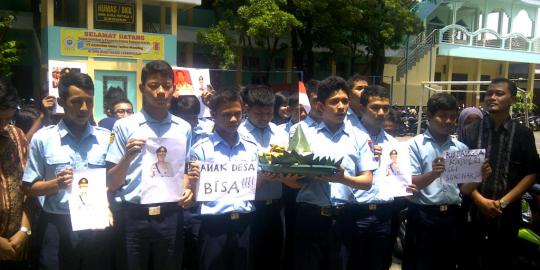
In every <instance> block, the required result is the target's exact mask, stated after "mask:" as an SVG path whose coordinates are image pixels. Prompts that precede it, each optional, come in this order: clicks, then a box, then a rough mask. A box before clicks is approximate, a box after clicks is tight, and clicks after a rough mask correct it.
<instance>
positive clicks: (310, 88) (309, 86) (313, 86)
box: [306, 79, 321, 96]
mask: <svg viewBox="0 0 540 270" xmlns="http://www.w3.org/2000/svg"><path fill="white" fill-rule="evenodd" d="M320 82H321V81H319V80H313V79H312V80H309V81H307V83H306V92H307V94H308V96H311V95H312V94H317V87H318V86H319V83H320Z"/></svg>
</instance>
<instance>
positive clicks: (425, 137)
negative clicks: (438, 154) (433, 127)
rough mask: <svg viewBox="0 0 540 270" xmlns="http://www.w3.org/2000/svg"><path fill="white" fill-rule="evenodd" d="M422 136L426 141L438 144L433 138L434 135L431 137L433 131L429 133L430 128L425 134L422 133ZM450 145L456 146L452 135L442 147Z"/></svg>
mask: <svg viewBox="0 0 540 270" xmlns="http://www.w3.org/2000/svg"><path fill="white" fill-rule="evenodd" d="M422 134H423V136H424V140H429V141H433V142H435V143H437V141H436V140H435V138H433V135H431V131H429V128H428V129H426V131H425V132H424V133H422ZM449 143H451V144H453V145H455V142H454V139H452V136H451V135H448V137H447V138H446V141H444V143H443V144H442V145H441V146H444V145H446V144H449Z"/></svg>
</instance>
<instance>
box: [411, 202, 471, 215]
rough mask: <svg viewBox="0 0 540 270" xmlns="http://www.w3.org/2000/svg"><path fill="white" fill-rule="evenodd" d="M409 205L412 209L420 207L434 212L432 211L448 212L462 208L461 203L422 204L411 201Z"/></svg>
mask: <svg viewBox="0 0 540 270" xmlns="http://www.w3.org/2000/svg"><path fill="white" fill-rule="evenodd" d="M409 207H410V208H411V209H419V210H423V211H426V212H432V213H448V212H455V211H458V210H459V209H461V206H460V205H459V204H438V205H420V204H415V203H410V204H409Z"/></svg>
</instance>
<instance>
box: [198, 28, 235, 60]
mask: <svg viewBox="0 0 540 270" xmlns="http://www.w3.org/2000/svg"><path fill="white" fill-rule="evenodd" d="M228 29H230V25H229V23H227V22H226V21H220V22H219V23H218V24H217V25H214V26H212V27H210V28H208V29H207V30H204V31H201V32H199V33H197V39H198V40H199V42H201V43H202V44H205V45H208V46H209V47H210V49H211V52H210V54H211V55H212V59H211V62H213V64H214V65H215V66H218V67H219V68H223V69H227V68H230V67H232V66H233V65H234V60H235V54H234V49H233V42H234V38H233V37H232V36H231V35H230V34H229V33H228V32H227V31H228Z"/></svg>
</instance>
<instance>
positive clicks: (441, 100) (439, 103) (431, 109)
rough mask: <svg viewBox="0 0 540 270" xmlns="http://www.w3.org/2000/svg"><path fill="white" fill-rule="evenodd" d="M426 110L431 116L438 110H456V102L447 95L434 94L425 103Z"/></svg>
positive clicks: (443, 93) (452, 97)
mask: <svg viewBox="0 0 540 270" xmlns="http://www.w3.org/2000/svg"><path fill="white" fill-rule="evenodd" d="M427 110H428V113H430V114H431V115H435V114H436V113H437V111H439V110H445V111H447V110H448V111H449V110H455V111H457V110H458V106H457V101H456V98H455V97H454V96H452V95H451V94H449V93H445V92H442V93H436V94H434V95H433V96H431V97H430V98H429V100H428V102H427Z"/></svg>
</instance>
